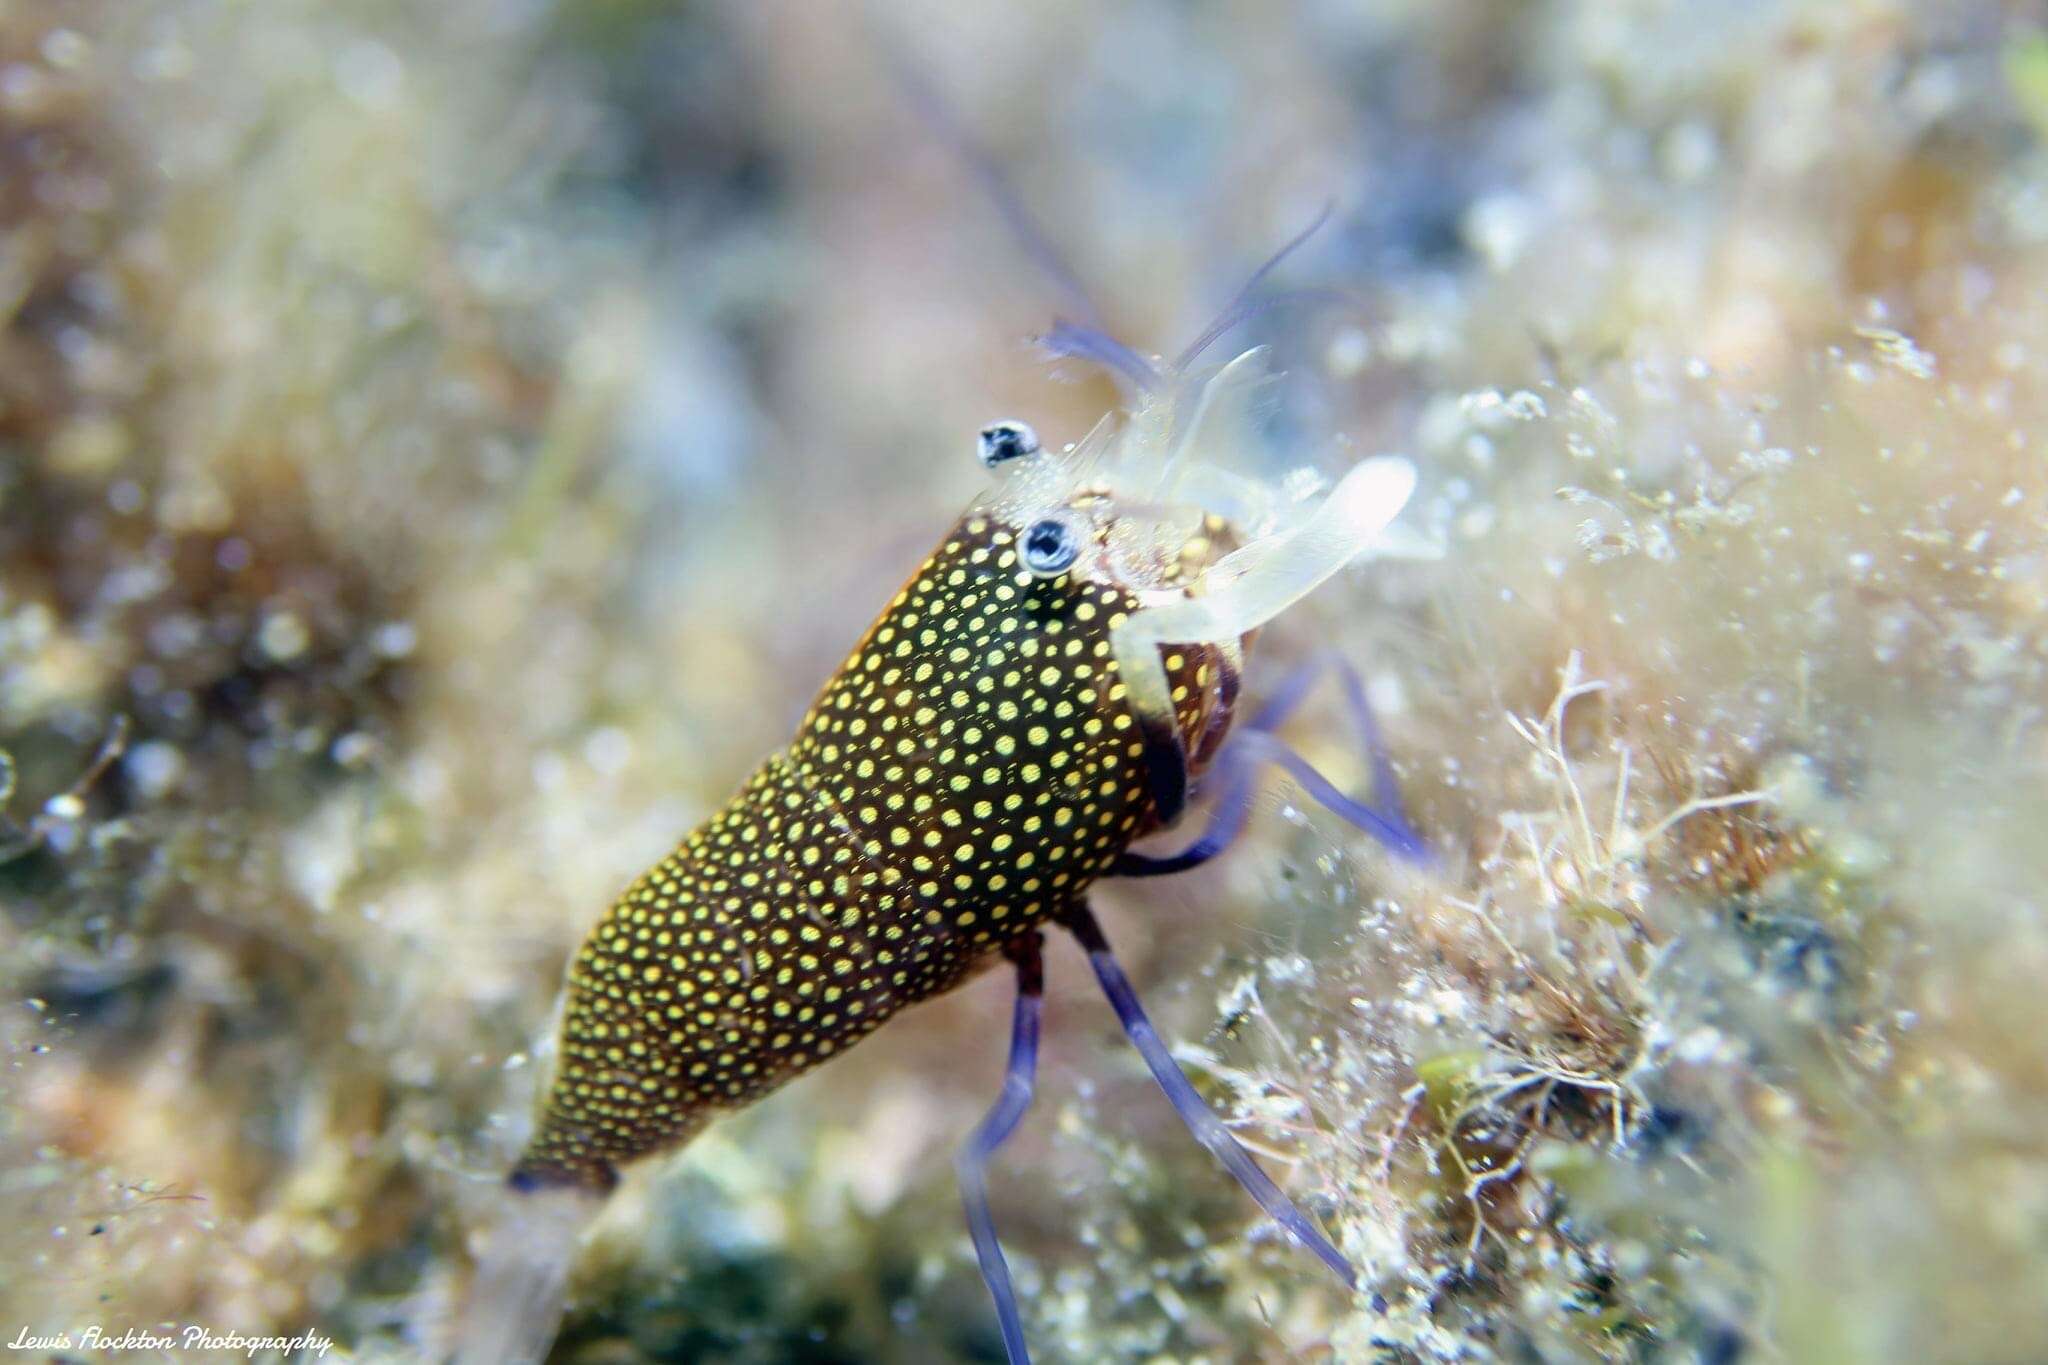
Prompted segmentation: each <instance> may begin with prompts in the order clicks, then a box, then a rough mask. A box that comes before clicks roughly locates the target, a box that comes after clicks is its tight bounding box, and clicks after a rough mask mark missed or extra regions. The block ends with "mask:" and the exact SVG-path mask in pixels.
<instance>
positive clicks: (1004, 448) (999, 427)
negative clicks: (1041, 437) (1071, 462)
mask: <svg viewBox="0 0 2048 1365" xmlns="http://www.w3.org/2000/svg"><path fill="white" fill-rule="evenodd" d="M976 450H977V453H979V454H980V456H981V462H982V464H983V465H985V466H986V467H988V468H990V469H994V468H995V467H996V466H997V465H1001V464H1006V463H1008V462H1009V461H1011V460H1019V459H1022V458H1023V457H1024V456H1026V455H1036V454H1037V453H1038V433H1037V432H1035V431H1033V430H1032V429H1031V426H1030V424H1029V423H1026V422H1019V421H1017V420H1016V419H1015V418H1009V419H1006V420H1004V421H1001V422H991V423H989V424H988V425H987V426H985V427H983V428H982V429H981V436H980V437H979V439H978V442H977V445H976Z"/></svg>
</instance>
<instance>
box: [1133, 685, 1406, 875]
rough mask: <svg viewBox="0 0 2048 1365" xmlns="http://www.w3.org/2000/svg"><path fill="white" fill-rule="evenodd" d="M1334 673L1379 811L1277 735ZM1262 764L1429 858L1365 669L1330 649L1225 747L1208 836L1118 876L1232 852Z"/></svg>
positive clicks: (1138, 858)
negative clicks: (1377, 718) (1406, 806)
mask: <svg viewBox="0 0 2048 1365" xmlns="http://www.w3.org/2000/svg"><path fill="white" fill-rule="evenodd" d="M1332 669H1334V670H1336V672H1337V675H1338V678H1339V681H1340V682H1341V683H1342V684H1343V688H1344V699H1345V702H1346V703H1347V705H1348V709H1349V710H1350V712H1351V717H1352V722H1353V723H1354V724H1355V725H1356V726H1357V727H1358V737H1359V742H1360V744H1361V745H1363V747H1364V749H1365V752H1366V754H1367V756H1368V757H1369V759H1370V761H1371V763H1372V796H1373V800H1375V801H1377V802H1378V803H1380V804H1379V806H1378V807H1377V808H1375V807H1373V806H1368V805H1365V804H1362V803H1360V802H1357V801H1354V800H1352V799H1351V798H1349V797H1346V796H1343V795H1342V794H1340V793H1337V791H1336V788H1335V787H1334V786H1333V785H1332V784H1331V783H1330V781H1329V780H1328V779H1327V778H1325V777H1324V776H1323V775H1322V774H1321V773H1319V772H1317V771H1316V770H1315V769H1314V768H1312V767H1310V766H1309V763H1308V760H1306V759H1304V758H1303V757H1302V756H1301V755H1300V754H1297V753H1295V752H1294V750H1293V749H1291V748H1289V747H1287V745H1285V744H1283V743H1281V741H1280V739H1279V738H1278V736H1277V735H1276V734H1275V733H1274V732H1275V731H1277V730H1278V729H1279V728H1280V727H1281V726H1282V725H1284V724H1286V723H1287V719H1288V717H1290V716H1292V715H1293V714H1294V712H1295V710H1296V709H1298V708H1299V707H1300V705H1301V703H1302V701H1303V700H1304V699H1305V698H1306V697H1307V695H1308V692H1309V689H1310V688H1311V687H1312V686H1313V685H1314V684H1315V683H1316V681H1317V680H1318V679H1319V678H1321V676H1322V675H1323V674H1324V673H1325V672H1327V671H1329V670H1332ZM1261 762H1267V763H1277V764H1279V765H1281V766H1282V767H1284V768H1286V769H1287V770H1288V771H1289V772H1291V773H1293V774H1295V776H1296V777H1297V779H1298V780H1300V782H1301V784H1302V785H1303V786H1304V787H1305V788H1307V789H1308V791H1309V794H1310V795H1312V796H1314V797H1315V799H1316V801H1317V803H1318V804H1320V805H1322V806H1324V807H1326V808H1327V809H1329V810H1330V811H1332V812H1333V813H1335V814H1336V815H1338V816H1340V817H1342V818H1343V819H1344V820H1346V821H1348V822H1349V823H1351V824H1353V825H1355V826H1357V827H1358V828H1359V829H1362V830H1364V831H1365V832H1366V833H1367V834H1370V835H1372V836H1373V837H1374V838H1375V839H1378V840H1379V841H1380V842H1381V843H1382V844H1385V845H1386V846H1387V847H1388V848H1390V849H1392V850H1393V851H1394V852H1396V853H1398V854H1400V855H1402V856H1403V857H1406V858H1411V859H1418V860H1419V859H1423V858H1426V857H1427V856H1428V854H1427V850H1426V849H1425V848H1424V846H1423V843H1422V839H1421V837H1420V836H1419V835H1417V834H1416V833H1415V831H1414V829H1413V828H1411V827H1410V826H1409V824H1408V821H1407V817H1406V816H1405V815H1404V814H1403V813H1402V810H1401V792H1400V788H1399V787H1398V786H1397V785H1396V784H1395V779H1394V766H1393V764H1392V762H1390V761H1389V760H1388V758H1387V751H1386V746H1385V745H1384V744H1382V743H1381V742H1380V735H1379V727H1378V726H1377V725H1376V724H1374V722H1373V718H1372V708H1371V706H1369V705H1368V704H1367V703H1366V700H1365V687H1364V684H1363V683H1361V682H1360V681H1359V677H1358V671H1357V670H1356V669H1354V668H1352V667H1351V664H1350V662H1349V661H1348V660H1346V659H1345V658H1344V657H1343V656H1342V655H1341V654H1338V653H1337V652H1336V651H1334V650H1323V651H1320V652H1318V653H1317V654H1316V655H1314V656H1313V657H1311V658H1310V659H1309V660H1308V661H1307V662H1306V663H1304V664H1301V665H1300V666H1299V667H1297V668H1296V669H1295V670H1294V672H1292V673H1290V674H1289V675H1288V676H1287V678H1286V679H1285V680H1284V681H1283V682H1282V683H1281V684H1280V687H1279V690H1278V691H1276V692H1275V693H1274V694H1273V696H1272V698H1271V699H1270V700H1269V701H1267V702H1266V704H1265V705H1264V706H1262V707H1260V708H1259V711H1258V713H1257V714H1256V715H1254V716H1253V717H1252V718H1251V720H1250V721H1249V722H1247V723H1246V725H1245V726H1244V728H1243V729H1242V730H1240V731H1239V732H1238V733H1237V734H1236V735H1235V736H1234V737H1233V738H1232V739H1231V741H1230V742H1229V743H1228V744H1226V745H1225V746H1224V749H1223V752H1222V754H1221V755H1220V756H1219V757H1218V759H1217V764H1216V766H1217V773H1216V776H1217V778H1218V779H1219V786H1218V789H1217V796H1216V798H1215V801H1214V805H1213V807H1212V809H1211V811H1210V815H1209V825H1208V828H1206V829H1204V830H1203V831H1202V833H1201V836H1200V837H1199V838H1197V839H1196V840H1195V841H1194V842H1193V843H1192V844H1190V845H1188V846H1187V847H1186V848H1185V849H1183V850H1181V851H1180V852H1179V853H1174V854H1170V855H1168V856H1166V857H1163V858H1152V857H1147V856H1145V855H1144V854H1142V853H1126V854H1124V855H1123V857H1122V858H1120V859H1118V860H1117V864H1116V866H1115V867H1114V868H1112V869H1111V875H1112V876H1118V877H1162V876H1166V875H1168V874H1169V873H1174V872H1184V871H1186V870H1187V869H1188V868H1191V867H1197V866H1200V865H1201V864H1203V863H1206V862H1208V861H1209V860H1210V859H1211V858H1213V857H1215V856H1216V855H1217V854H1219V853H1221V852H1222V851H1223V850H1224V849H1226V848H1228V847H1229V846H1230V845H1231V843H1232V842H1233V841H1235V840H1236V838H1237V836H1238V835H1239V834H1240V833H1242V832H1243V830H1244V826H1245V821H1246V820H1247V819H1249V818H1250V816H1251V808H1252V779H1253V776H1254V774H1255V773H1256V772H1257V771H1258V767H1259V765H1260V764H1261Z"/></svg>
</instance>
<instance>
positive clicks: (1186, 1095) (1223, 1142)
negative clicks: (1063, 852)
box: [1061, 903, 1358, 1289]
mask: <svg viewBox="0 0 2048 1365" xmlns="http://www.w3.org/2000/svg"><path fill="white" fill-rule="evenodd" d="M1061 922H1062V923H1063V924H1065V925H1066V926H1067V928H1068V929H1069V930H1070V931H1072V933H1073V935H1074V937H1075V938H1076V939H1077V940H1079V941H1080V944H1081V947H1082V949H1083V950H1084V951H1086V952H1087V954H1088V962H1089V965H1090V966H1092V967H1094V968H1095V979H1096V980H1097V981H1099V982H1101V983H1102V993H1103V994H1104V995H1106V996H1108V997H1109V1004H1110V1008H1112V1009H1114V1010H1115V1011H1116V1017H1117V1018H1118V1019H1119V1020H1120V1021H1122V1023H1123V1026H1124V1035H1125V1036H1126V1037H1128V1038H1129V1039H1130V1040H1131V1045H1132V1046H1133V1047H1135V1048H1137V1049H1138V1055H1139V1056H1141V1057H1143V1058H1144V1059H1145V1065H1146V1067H1148V1068H1149V1069H1150V1070H1151V1072H1152V1079H1153V1080H1155V1081H1157V1082H1159V1088H1160V1089H1161V1090H1164V1091H1165V1092H1166V1098H1167V1099H1168V1100H1170V1101H1171V1102H1172V1104H1173V1107H1174V1110H1175V1112H1177V1113H1178V1114H1179V1115H1180V1118H1181V1122H1182V1123H1185V1124H1186V1125H1187V1126H1188V1131H1189V1132H1191V1133H1193V1134H1194V1136H1195V1141H1197V1142H1199V1143H1201V1144H1202V1145H1203V1146H1204V1147H1207V1148H1208V1149H1209V1151H1210V1152H1211V1153H1212V1154H1214V1156H1215V1157H1216V1159H1217V1160H1218V1161H1221V1162H1222V1163H1223V1166H1224V1169H1226V1170H1228V1171H1229V1172H1230V1173H1231V1174H1232V1175H1234V1176H1236V1177H1237V1183H1238V1184H1240V1185H1242V1186H1244V1188H1245V1192H1246V1193H1248V1194H1249V1195H1251V1197H1252V1198H1253V1199H1255V1200H1257V1201H1258V1205H1259V1207H1260V1208H1262V1209H1264V1210H1265V1211H1266V1216H1267V1217H1269V1218H1271V1219H1272V1220H1273V1221H1274V1222H1276V1223H1278V1224H1279V1225H1280V1226H1281V1227H1283V1228H1286V1229H1287V1231H1288V1232H1290V1233H1292V1234H1293V1236H1294V1239H1295V1240H1296V1241H1297V1242H1300V1243H1301V1244H1302V1245H1303V1246H1305V1247H1307V1248H1308V1249H1309V1250H1310V1251H1312V1252H1314V1253H1315V1254H1316V1256H1317V1258H1318V1259H1320V1260H1321V1261H1322V1263H1323V1264H1324V1265H1327V1266H1328V1267H1330V1269H1331V1270H1333V1271H1335V1272H1336V1274H1337V1278H1338V1279H1340V1280H1342V1281H1344V1284H1345V1286H1346V1287H1347V1288H1350V1289H1356V1288H1358V1273H1357V1272H1356V1271H1355V1270H1353V1269H1352V1268H1351V1262H1349V1261H1347V1260H1345V1259H1344V1253H1343V1252H1341V1251H1339V1250H1337V1248H1336V1247H1335V1246H1333V1245H1331V1243H1330V1239H1329V1238H1327V1237H1325V1236H1323V1234H1322V1231H1321V1229H1319V1228H1317V1227H1316V1225H1315V1224H1314V1223H1312V1222H1310V1221H1309V1217H1308V1215H1307V1214H1305V1213H1303V1212H1302V1211H1301V1210H1300V1209H1298V1208H1296V1207H1295V1206H1294V1201H1292V1200H1290V1199H1289V1198H1288V1197H1287V1196H1286V1195H1284V1194H1282V1193H1281V1192H1280V1187H1279V1186H1278V1185H1275V1184H1274V1183H1273V1182H1272V1180H1271V1178H1269V1177H1268V1176H1267V1175H1266V1173H1265V1172H1264V1171H1262V1170H1260V1169H1259V1163H1258V1162H1256V1161H1254V1160H1252V1156H1251V1153H1250V1152H1247V1151H1246V1150H1245V1149H1244V1148H1243V1147H1242V1146H1240V1145H1239V1144H1238V1141H1237V1139H1236V1138H1234V1137H1232V1136H1231V1135H1230V1130H1229V1129H1228V1128H1225V1127H1224V1126H1223V1120H1221V1119H1219V1118H1217V1117H1216V1115H1215V1113H1214V1111H1212V1110H1211V1109H1210V1108H1209V1106H1208V1105H1207V1104H1206V1103H1204V1102H1203V1100H1202V1096H1201V1094H1200V1093H1199V1092H1197V1091H1196V1089H1195V1087H1194V1085H1193V1084H1192V1083H1191V1082H1190V1081H1189V1080H1188V1078H1187V1076H1186V1074H1185V1073H1183V1072H1182V1071H1181V1069H1180V1065H1179V1063H1177V1062H1175V1061H1174V1060H1173V1054H1172V1053H1171V1052H1169V1051H1167V1049H1166V1044H1165V1043H1164V1042H1162V1041H1160V1038H1159V1034H1158V1033H1157V1031H1155V1030H1154V1029H1153V1027H1152V1021H1151V1020H1150V1019H1147V1018H1146V1017H1145V1007H1144V1006H1143V1005H1141V1004H1139V1003H1138V993H1137V992H1136V991H1135V990H1133V989H1132V988H1131V982H1130V978H1129V977H1127V976H1125V975H1124V969H1123V968H1122V967H1121V966H1119V965H1118V964H1117V960H1116V955H1115V954H1114V953H1112V952H1111V951H1110V948H1109V940H1108V939H1106V938H1104V937H1103V936H1102V926H1101V925H1099V924H1097V923H1096V922H1095V915H1094V912H1092V911H1091V910H1089V908H1088V906H1087V905H1086V904H1085V903H1083V904H1079V905H1076V906H1075V907H1074V908H1073V909H1071V910H1069V911H1068V912H1067V913H1066V914H1065V916H1064V917H1063V918H1062V920H1061Z"/></svg>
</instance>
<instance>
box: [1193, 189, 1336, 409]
mask: <svg viewBox="0 0 2048 1365" xmlns="http://www.w3.org/2000/svg"><path fill="white" fill-rule="evenodd" d="M1336 211H1337V202H1336V201H1335V200H1334V199H1326V200H1324V201H1323V207H1322V211H1321V212H1320V213H1318V214H1316V216H1315V221H1313V222H1311V223H1310V224H1309V225H1308V226H1307V227H1305V228H1303V229H1302V230H1301V231H1300V232H1297V233H1295V234H1294V236H1293V237H1291V238H1289V239H1288V241H1287V244H1286V245H1285V246H1283V247H1281V248H1280V249H1279V250H1278V251H1276V252H1274V253H1273V254H1272V255H1271V256H1268V257H1267V258H1266V263H1265V264H1264V265H1262V266H1260V267H1259V268H1258V269H1257V270H1254V271H1253V272H1252V274H1251V278H1250V279H1248V280H1246V281H1245V282H1244V284H1243V286H1242V287H1240V288H1239V289H1238V291H1237V293H1235V294H1233V295H1232V296H1231V299H1230V302H1229V303H1227V304H1225V305H1224V307H1223V311H1222V312H1221V313H1219V314H1217V315H1216V320H1215V321H1214V322H1212V323H1210V324H1209V325H1208V326H1207V327H1206V328H1204V329H1203V330H1202V334H1201V335H1200V336H1198V337H1196V338H1195V339H1194V340H1193V341H1192V342H1190V343H1189V344H1188V348H1187V349H1186V350H1185V351H1182V352H1181V353H1180V359H1178V360H1176V361H1174V362H1173V367H1174V369H1176V370H1185V369H1186V368H1187V367H1188V366H1190V365H1192V364H1194V363H1195V361H1196V360H1197V359H1198V358H1199V357H1200V356H1201V354H1202V352H1204V351H1206V350H1208V349H1209V348H1210V347H1211V346H1213V345H1215V344H1216V338H1218V337H1220V336H1222V335H1223V334H1224V333H1225V332H1227V331H1229V330H1230V329H1231V328H1233V327H1235V326H1237V325H1238V324H1239V323H1241V322H1246V321H1248V320H1250V319H1252V318H1254V317H1257V316H1258V315H1259V314H1260V313H1263V312H1264V311H1266V309H1268V308H1270V307H1272V306H1273V304H1274V303H1276V302H1279V301H1280V300H1277V299H1257V298H1254V297H1253V295H1254V294H1256V293H1257V292H1258V289H1259V286H1260V285H1262V284H1264V283H1265V282H1266V277H1267V276H1269V275H1271V274H1272V273H1273V272H1274V271H1275V270H1276V269H1278V268H1279V266H1280V263H1281V262H1282V261H1284V260H1286V259H1287V258H1288V257H1289V256H1292V255H1293V254H1294V253H1295V252H1296V251H1297V250H1298V249H1300V247H1301V246H1302V244H1303V243H1305V242H1307V241H1308V239H1309V238H1311V237H1313V236H1315V235H1316V234H1317V233H1318V232H1320V231H1322V228H1323V224H1325V223H1327V222H1329V221H1330V215H1331V214H1333V213H1335V212H1336Z"/></svg>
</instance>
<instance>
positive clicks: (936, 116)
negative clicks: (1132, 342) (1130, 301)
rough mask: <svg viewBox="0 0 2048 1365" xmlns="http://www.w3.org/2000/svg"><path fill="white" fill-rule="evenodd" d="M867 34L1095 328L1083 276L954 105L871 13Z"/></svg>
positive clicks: (1014, 231)
mask: <svg viewBox="0 0 2048 1365" xmlns="http://www.w3.org/2000/svg"><path fill="white" fill-rule="evenodd" d="M868 31H869V34H870V35H871V37H872V39H873V41H874V44H875V48H876V50H877V51H878V52H880V53H881V55H882V62H883V65H885V66H886V67H887V68H888V69H889V74H890V75H891V76H892V77H894V78H895V81H896V84H897V86H898V88H899V89H901V90H902V92H903V96H904V99H905V100H906V101H907V102H908V103H909V104H910V107H911V108H912V109H913V110H915V111H916V113H917V116H918V117H919V118H920V119H921V120H923V122H924V124H925V126H926V127H927V128H929V129H931V130H932V131H933V132H934V133H936V134H937V135H938V137H939V139H940V140H941V141H943V142H944V143H945V144H946V145H947V147H949V148H950V149H951V150H952V152H953V155H955V156H957V157H959V158H960V162H961V164H962V165H963V166H965V167H966V168H967V171H968V174H970V175H972V176H973V177H974V180H975V182H976V183H977V184H978V185H979V186H980V187H981V192H982V193H983V194H985V195H987V196H988V200H989V203H990V204H992V205H994V207H995V211H996V213H997V214H998V215H999V216H1000V217H1001V218H1002V220H1003V225H1004V226H1005V227H1007V228H1008V229H1009V230H1010V235H1011V236H1012V237H1014V238H1015V239H1016V241H1017V245H1018V247H1019V248H1020V249H1022V251H1023V252H1024V254H1025V255H1026V256H1028V257H1030V258H1031V263H1032V264H1033V265H1035V266H1037V267H1038V268H1039V270H1040V271H1041V272H1043V274H1044V275H1045V277H1046V279H1047V280H1048V281H1050V282H1051V284H1052V286H1053V287H1054V288H1055V289H1056V290H1058V291H1059V293H1060V296H1061V299H1062V301H1063V303H1064V306H1065V307H1066V309H1067V310H1068V311H1069V312H1071V313H1074V314H1075V315H1076V316H1078V317H1080V318H1082V319H1083V320H1084V321H1085V322H1086V323H1087V324H1088V325H1089V326H1090V327H1091V328H1093V327H1099V326H1100V324H1101V312H1100V310H1099V309H1097V308H1096V306H1095V300H1094V298H1093V296H1091V295H1090V294H1089V292H1088V287H1087V286H1086V285H1085V284H1083V283H1082V282H1081V277H1080V275H1079V274H1077V273H1076V272H1075V270H1074V268H1073V267H1072V266H1071V265H1068V264H1067V259H1066V257H1065V256H1063V255H1062V254H1061V253H1060V249H1059V248H1058V247H1056V246H1054V245H1053V242H1052V237H1051V236H1050V235H1049V234H1048V233H1047V232H1046V230H1045V227H1044V225H1042V224H1041V223H1040V222H1039V221H1038V219H1037V218H1035V217H1033V216H1032V213H1031V210H1030V209H1028V208H1026V207H1025V205H1024V200H1023V198H1022V197H1021V196H1019V195H1018V193H1017V189H1016V187H1015V186H1014V185H1012V184H1011V183H1010V181H1009V177H1008V176H1005V175H1004V174H1003V172H1002V168H1001V167H1000V166H998V165H997V164H996V159H995V158H994V157H993V156H991V155H990V154H989V151H988V149H987V148H986V147H984V146H982V145H981V143H980V142H978V141H976V139H975V137H974V135H973V134H972V133H971V132H969V131H968V129H967V125H966V124H965V123H964V122H962V121H961V118H960V111H959V110H957V109H956V108H954V107H953V104H952V102H951V101H950V100H948V99H947V98H946V96H945V94H944V92H942V91H941V90H940V89H939V87H938V85H937V84H936V83H935V82H933V81H932V80H930V79H929V78H927V77H926V75H925V73H924V72H923V70H921V69H920V68H919V67H918V65H917V63H916V62H914V61H912V60H911V59H910V58H909V57H908V56H907V55H905V53H904V52H903V51H902V49H900V48H899V47H898V46H897V45H896V42H895V41H894V39H893V38H891V37H890V36H889V35H888V34H886V33H885V32H884V31H883V27H882V25H881V24H880V22H878V21H876V20H875V19H874V18H873V16H872V15H870V17H869V23H868Z"/></svg>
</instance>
